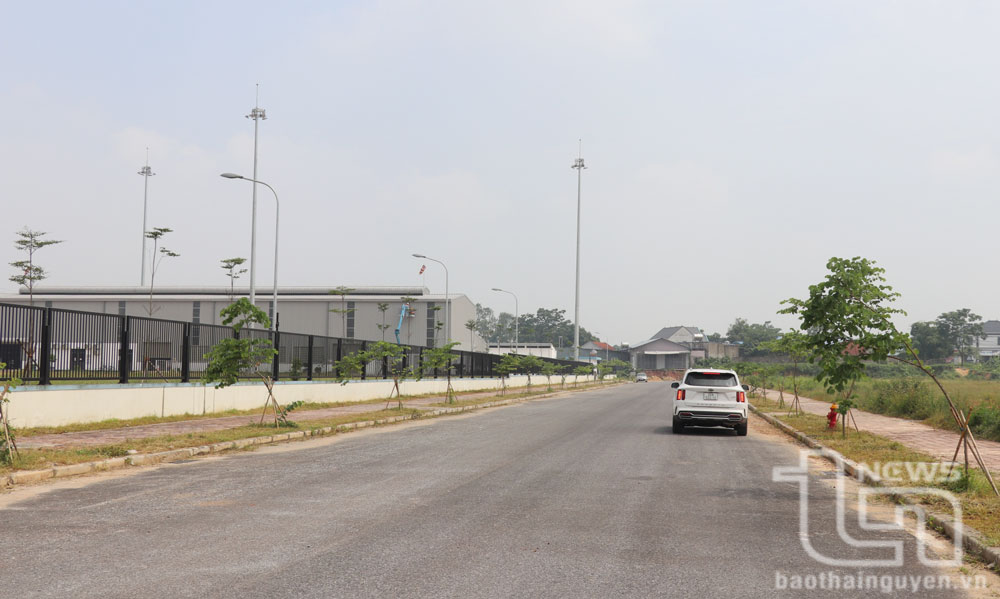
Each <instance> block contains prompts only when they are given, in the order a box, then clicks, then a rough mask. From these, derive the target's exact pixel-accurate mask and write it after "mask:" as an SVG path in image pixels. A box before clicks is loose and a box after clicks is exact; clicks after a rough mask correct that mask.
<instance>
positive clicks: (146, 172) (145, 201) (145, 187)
mask: <svg viewBox="0 0 1000 599" xmlns="http://www.w3.org/2000/svg"><path fill="white" fill-rule="evenodd" d="M139 174H140V175H142V179H143V183H142V267H141V269H140V274H139V285H140V286H142V287H145V286H146V209H147V208H148V207H149V178H150V177H152V176H153V175H155V174H156V173H154V172H153V169H152V168H150V166H149V148H146V166H144V167H142V168H141V169H139Z"/></svg>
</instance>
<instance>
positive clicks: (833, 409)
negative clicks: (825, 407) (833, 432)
mask: <svg viewBox="0 0 1000 599" xmlns="http://www.w3.org/2000/svg"><path fill="white" fill-rule="evenodd" d="M826 421H827V422H829V423H830V424H829V428H837V404H833V405H832V406H830V412H829V413H828V414H827V415H826Z"/></svg>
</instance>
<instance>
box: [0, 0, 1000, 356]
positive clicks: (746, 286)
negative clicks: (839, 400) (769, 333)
mask: <svg viewBox="0 0 1000 599" xmlns="http://www.w3.org/2000/svg"><path fill="white" fill-rule="evenodd" d="M0 7H2V8H3V13H2V14H3V15H4V17H3V24H2V25H0V54H2V55H3V56H4V67H3V75H2V76H0V127H2V129H0V131H2V132H0V193H2V197H3V207H4V211H3V212H4V218H3V223H4V226H3V230H2V231H0V237H2V236H6V237H7V238H8V239H9V240H10V241H11V242H12V241H13V238H14V232H15V231H16V230H17V229H20V228H21V227H23V226H25V225H27V226H29V227H31V228H34V229H41V230H44V231H48V232H50V234H51V236H52V237H54V238H58V239H63V240H65V243H64V244H62V245H59V246H54V247H50V248H46V249H44V250H42V251H41V252H40V253H39V255H38V260H39V263H40V264H42V265H44V266H45V267H47V268H48V270H49V272H50V278H49V279H48V280H47V281H46V283H48V284H52V285H96V284H100V285H136V284H138V282H139V250H140V246H141V230H142V183H143V181H142V177H140V176H139V175H137V174H136V172H137V171H138V169H139V168H140V167H141V166H142V165H143V161H144V159H145V148H146V147H147V146H148V147H149V152H150V164H151V165H152V167H153V170H154V172H156V173H157V175H156V176H155V177H152V178H151V179H150V226H167V227H171V228H173V229H174V230H175V231H176V232H175V233H173V234H170V235H169V236H167V238H166V240H165V242H166V245H167V246H168V247H169V248H170V249H172V250H174V251H176V252H179V253H180V254H181V257H179V258H175V259H173V260H171V261H168V262H165V263H163V265H162V266H161V268H160V270H159V271H158V274H157V281H158V282H159V283H163V284H165V285H185V284H206V285H223V284H225V283H226V281H227V280H226V278H225V276H224V273H223V271H222V270H221V269H220V268H219V266H218V264H219V260H220V259H222V258H226V257H231V256H249V246H250V191H251V190H250V184H249V183H246V182H243V181H229V180H225V179H222V178H220V177H219V176H218V175H219V173H221V172H223V171H234V172H238V173H242V174H245V175H248V176H249V175H250V174H251V171H252V147H253V122H252V121H250V120H248V119H246V118H244V115H245V114H247V113H248V112H249V111H250V109H251V108H252V107H253V105H254V84H255V83H258V82H259V83H260V97H261V102H260V105H261V106H262V107H263V108H265V109H266V110H267V115H268V120H266V121H263V122H262V123H261V139H260V165H259V176H260V178H261V179H263V180H265V181H267V182H269V183H270V184H272V185H273V186H274V187H275V189H276V190H277V191H278V193H279V194H280V198H281V205H282V212H281V250H280V251H281V256H280V274H279V282H280V283H281V284H287V285H324V286H330V287H334V286H337V285H368V284H384V285H414V284H420V283H421V282H422V279H421V277H419V276H418V275H417V271H418V269H419V267H420V264H421V261H419V260H417V259H414V258H411V257H410V254H411V253H413V252H419V253H425V254H428V255H430V256H433V257H437V258H439V259H441V260H443V261H444V262H445V263H447V265H448V267H449V269H450V272H451V278H450V283H451V290H452V291H453V292H458V293H464V294H466V295H468V296H469V297H470V298H472V300H473V301H477V302H481V303H484V304H487V305H490V306H492V307H493V308H494V309H496V310H505V311H510V312H512V311H513V302H512V301H511V298H510V297H509V296H507V295H502V294H497V293H494V292H491V291H490V288H491V287H503V288H506V289H510V290H512V291H514V292H515V293H517V294H518V296H519V299H520V309H521V312H522V313H525V312H533V311H534V310H536V309H537V308H538V307H559V308H565V309H566V310H567V315H568V316H569V317H570V318H571V319H572V316H573V285H574V251H575V246H574V244H575V234H576V229H575V227H576V221H575V218H576V172H575V171H574V170H572V169H571V168H570V165H571V164H572V162H573V160H574V158H576V155H577V140H578V139H579V138H583V154H584V157H585V159H586V162H587V166H588V167H589V168H588V170H586V171H584V174H583V179H584V180H583V251H582V261H583V262H582V263H583V266H582V301H581V303H582V307H581V320H582V324H583V325H584V326H586V327H587V328H588V329H590V330H592V331H598V332H599V333H601V336H602V337H603V338H604V339H606V340H608V341H611V342H613V343H620V342H623V341H624V342H636V341H641V340H643V339H646V338H647V337H648V336H649V335H650V334H651V333H653V332H655V331H656V330H658V329H659V328H660V327H662V326H668V325H677V324H687V325H697V326H701V327H703V328H705V329H707V330H708V331H709V332H713V331H718V332H722V333H725V330H726V328H727V326H728V325H729V324H730V323H731V322H732V321H733V320H734V319H735V318H736V317H744V318H747V319H749V320H751V321H753V322H761V321H764V320H772V321H774V322H777V323H778V324H780V325H782V326H788V325H791V324H792V321H791V320H789V319H788V318H787V317H780V318H779V317H776V316H775V310H776V309H777V308H778V302H779V300H781V299H783V298H786V297H789V296H798V297H802V296H805V295H806V293H807V287H808V285H809V284H812V283H815V282H817V281H819V280H820V279H821V278H822V277H823V275H824V273H825V262H826V260H827V259H828V258H829V257H830V256H833V255H837V256H855V255H861V256H865V257H868V258H873V259H875V260H877V261H878V262H879V263H880V264H881V265H882V266H884V267H885V268H886V269H887V271H888V272H887V278H888V279H889V283H890V284H892V285H894V286H895V287H896V289H897V290H898V291H899V292H901V293H902V294H903V298H902V300H901V301H900V303H899V305H900V307H902V308H903V309H905V310H907V311H908V312H909V317H907V318H905V319H902V320H901V324H905V325H906V326H908V325H909V323H910V322H912V321H913V320H926V319H932V318H934V317H935V316H937V315H938V314H939V313H941V312H943V311H947V310H953V309H957V308H962V307H969V308H972V309H973V311H975V312H977V313H979V314H981V315H983V316H984V317H986V318H1000V302H998V301H996V300H995V299H994V298H996V297H997V296H998V294H1000V277H998V276H997V274H996V271H997V269H996V263H997V256H998V255H1000V249H998V244H1000V227H998V228H994V226H993V225H994V223H998V222H1000V219H998V215H1000V207H998V202H997V200H996V197H997V193H998V192H997V190H1000V155H998V151H1000V150H998V139H1000V119H998V118H997V113H998V111H1000V77H998V73H1000V68H998V67H1000V64H998V63H1000V37H998V36H997V34H996V32H997V31H1000V4H998V3H996V2H991V1H985V0H984V1H982V2H960V1H957V0H955V1H948V2H944V1H937V2H921V1H917V0H906V1H884V2H879V1H876V0H864V1H856V2H848V1H840V0H838V1H826V2H816V1H813V2H806V1H799V0H796V1H789V2H767V1H760V2H747V1H744V0H733V1H729V2H710V1H701V0H699V1H690V2H666V1H658V2H624V1H615V2H592V1H587V0H583V1H581V0H575V1H573V2H569V1H566V2H545V1H539V0H533V1H530V2H490V3H485V2H470V1H467V0H457V1H454V2H434V1H422V2H330V1H327V2H287V3H275V2H252V1H241V2H181V1H171V2H165V1H164V2H135V1H128V2H124V1H123V2H102V1H97V0H95V1H92V2H75V1H74V2H68V1H67V2H11V1H4V2H2V3H0ZM258 201H259V206H260V215H259V225H258V250H257V252H258V265H257V278H258V284H259V285H261V286H265V285H266V286H269V285H270V280H271V274H270V273H271V270H272V264H273V263H272V255H273V247H274V246H273V230H274V212H273V209H274V202H273V199H272V197H271V196H270V194H269V192H267V190H266V189H264V188H261V192H260V193H259V198H258ZM0 258H2V260H3V263H4V264H6V263H7V262H10V261H12V260H16V259H19V258H20V256H18V255H17V254H16V253H15V251H14V249H13V244H12V243H2V244H0ZM8 270H11V269H8ZM7 274H8V275H9V274H11V273H10V272H8V273H7ZM4 279H6V276H5V277H4ZM244 282H245V280H244ZM426 284H427V285H428V286H429V287H430V288H431V289H432V291H434V292H443V291H444V276H443V271H442V270H441V268H440V267H439V266H438V265H436V264H433V263H428V271H427V275H426ZM2 291H4V292H14V291H15V285H14V284H13V283H6V285H5V287H3V288H2Z"/></svg>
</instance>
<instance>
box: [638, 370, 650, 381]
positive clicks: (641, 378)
mask: <svg viewBox="0 0 1000 599" xmlns="http://www.w3.org/2000/svg"><path fill="white" fill-rule="evenodd" d="M635 382H637V383H648V382H649V377H648V376H646V373H645V372H640V373H639V374H637V375H635Z"/></svg>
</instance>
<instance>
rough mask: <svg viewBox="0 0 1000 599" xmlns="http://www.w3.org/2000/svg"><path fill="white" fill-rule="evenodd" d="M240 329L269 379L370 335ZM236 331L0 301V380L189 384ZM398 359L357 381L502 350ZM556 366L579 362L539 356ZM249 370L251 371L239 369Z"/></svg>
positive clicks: (333, 360) (481, 358) (348, 351)
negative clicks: (267, 355) (265, 355)
mask: <svg viewBox="0 0 1000 599" xmlns="http://www.w3.org/2000/svg"><path fill="white" fill-rule="evenodd" d="M241 335H249V336H250V337H252V338H256V339H264V340H267V341H269V342H270V344H271V347H277V349H278V353H277V355H276V356H275V357H274V360H273V362H272V364H271V370H270V374H271V376H272V377H273V378H274V379H275V380H310V381H311V380H318V379H335V378H337V376H338V372H337V363H338V362H339V361H340V360H342V359H343V358H345V357H347V356H350V355H352V354H354V353H357V352H360V351H365V350H366V349H368V347H369V346H370V345H373V344H374V343H375V342H374V341H362V340H359V339H344V338H340V337H325V336H322V335H309V334H305V333H291V332H284V331H277V332H273V331H266V330H262V329H250V330H244V331H243V332H242V333H241ZM233 336H234V332H233V329H232V328H230V327H225V326H220V325H211V324H199V323H191V322H182V321H176V320H163V319H158V318H146V317H141V316H122V315H117V314H102V313H98V312H81V311H77V310H64V309H61V308H40V307H34V306H20V305H15V304H0V362H2V363H5V364H6V366H5V367H4V368H3V369H2V370H0V378H10V377H13V376H17V377H19V378H20V379H21V380H23V381H24V382H36V383H38V384H41V385H49V384H52V383H57V382H91V381H117V382H119V383H122V384H125V383H129V382H163V381H178V382H189V381H191V380H198V379H200V378H201V377H202V375H203V374H204V372H205V369H206V368H207V367H208V358H207V356H206V354H208V352H210V351H211V350H212V348H213V347H215V346H216V345H218V343H219V342H220V341H221V340H223V339H229V338H232V337H233ZM401 347H402V348H403V353H402V356H401V357H400V358H398V362H397V363H396V364H390V363H389V360H387V359H375V360H370V361H369V362H368V363H367V364H365V367H364V368H363V369H362V371H361V373H360V376H361V378H362V379H376V378H378V379H387V378H390V377H391V372H392V370H393V366H394V365H399V366H402V367H403V368H409V369H413V370H414V371H420V372H421V373H422V376H424V377H434V378H437V377H439V376H446V375H447V374H448V371H449V370H450V372H451V374H452V376H455V377H459V378H473V377H493V376H494V369H495V368H496V365H497V364H498V363H499V362H500V356H497V355H493V354H484V353H479V352H469V351H461V350H452V353H453V354H454V355H455V357H454V358H453V359H452V361H451V365H450V367H449V368H448V369H444V368H442V369H438V370H434V369H431V368H424V367H423V363H424V359H423V355H424V352H426V351H427V350H428V349H429V348H425V347H420V346H415V345H402V346H401ZM540 359H541V360H542V361H543V362H550V363H553V364H558V365H562V366H571V367H577V366H581V365H583V363H581V362H573V361H569V360H554V359H551V358H540ZM242 376H244V377H251V376H254V373H252V372H245V373H242Z"/></svg>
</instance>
